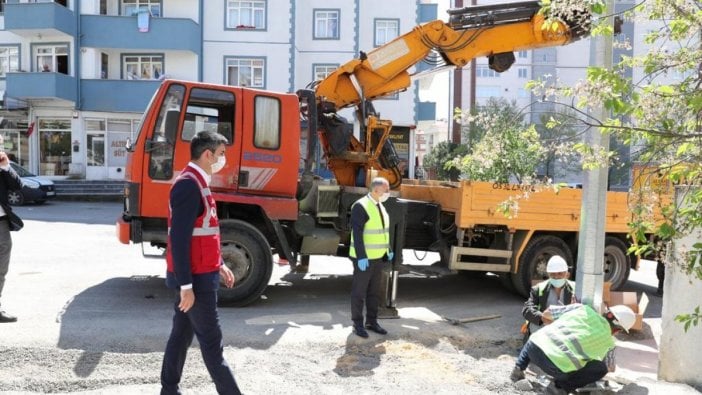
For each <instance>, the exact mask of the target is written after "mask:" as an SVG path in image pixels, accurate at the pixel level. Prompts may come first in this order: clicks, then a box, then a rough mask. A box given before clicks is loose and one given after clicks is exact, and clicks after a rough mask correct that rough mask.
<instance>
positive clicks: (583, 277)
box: [575, 0, 614, 311]
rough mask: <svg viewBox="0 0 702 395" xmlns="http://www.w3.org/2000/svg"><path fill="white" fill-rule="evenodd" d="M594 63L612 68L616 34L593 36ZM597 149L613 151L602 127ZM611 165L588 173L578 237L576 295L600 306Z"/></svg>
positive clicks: (590, 138) (594, 135) (592, 141)
mask: <svg viewBox="0 0 702 395" xmlns="http://www.w3.org/2000/svg"><path fill="white" fill-rule="evenodd" d="M613 10H614V0H607V14H609V15H610V16H609V18H607V19H608V20H607V23H608V24H609V25H610V26H614V16H613V15H612V12H613ZM590 64H591V65H592V66H599V67H604V68H607V69H610V70H611V69H612V36H611V35H610V36H598V37H593V38H592V39H591V41H590ZM592 115H593V116H594V117H595V118H596V119H599V120H604V119H606V118H607V111H606V110H605V108H604V106H600V107H599V108H598V109H595V110H593V112H592ZM586 141H587V143H588V144H589V145H590V146H591V147H592V148H593V149H594V150H598V151H599V150H606V151H608V150H609V136H608V135H605V136H603V135H602V132H601V130H600V129H598V128H591V129H590V131H589V132H588V135H587V137H586ZM607 172H608V166H607V165H605V166H602V167H598V168H596V169H592V170H588V171H587V172H585V180H584V182H583V197H582V206H581V209H580V234H579V236H578V259H577V267H578V270H577V275H576V288H575V289H576V297H577V298H578V300H580V301H581V302H582V303H584V304H588V305H590V306H592V307H593V308H595V310H598V311H599V309H600V307H601V305H602V286H603V284H604V273H603V267H604V239H605V214H606V206H607Z"/></svg>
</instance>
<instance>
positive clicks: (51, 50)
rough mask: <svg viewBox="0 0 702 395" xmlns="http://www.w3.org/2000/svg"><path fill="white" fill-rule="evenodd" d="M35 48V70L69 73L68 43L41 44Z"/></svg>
mask: <svg viewBox="0 0 702 395" xmlns="http://www.w3.org/2000/svg"><path fill="white" fill-rule="evenodd" d="M33 48H34V59H35V60H36V61H35V63H34V71H35V72H40V71H46V72H52V71H53V72H57V73H61V74H68V45H51V46H48V45H41V46H35V47H33Z"/></svg>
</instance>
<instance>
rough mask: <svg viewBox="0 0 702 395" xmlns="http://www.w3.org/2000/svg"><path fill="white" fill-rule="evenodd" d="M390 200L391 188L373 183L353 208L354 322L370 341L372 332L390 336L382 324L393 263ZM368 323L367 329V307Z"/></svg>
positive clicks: (385, 182)
mask: <svg viewBox="0 0 702 395" xmlns="http://www.w3.org/2000/svg"><path fill="white" fill-rule="evenodd" d="M389 196H390V184H389V183H388V180H386V179H385V178H382V177H377V178H374V179H373V181H371V185H370V192H369V193H368V195H366V196H364V197H362V198H360V199H358V200H357V201H356V202H355V203H354V204H353V205H352V206H351V245H350V250H349V257H350V258H351V261H352V262H353V282H352V284H351V320H352V321H353V330H354V332H355V333H356V335H358V336H360V337H363V338H366V337H368V332H367V331H366V329H369V330H371V331H373V332H376V333H378V334H381V335H385V334H387V333H388V332H387V331H386V330H385V329H384V328H383V327H381V326H380V325H379V324H378V304H379V303H380V283H381V281H380V280H381V278H382V272H383V266H384V262H388V261H392V258H393V253H392V250H391V249H390V217H389V216H388V213H387V211H385V207H383V202H385V201H386V200H387V199H388V197H389ZM364 300H365V304H366V322H365V326H364V325H363V303H364Z"/></svg>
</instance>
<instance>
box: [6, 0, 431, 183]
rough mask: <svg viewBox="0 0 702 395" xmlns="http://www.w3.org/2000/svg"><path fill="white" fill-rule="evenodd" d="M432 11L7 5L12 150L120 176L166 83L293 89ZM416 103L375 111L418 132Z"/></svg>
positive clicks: (68, 2) (358, 0)
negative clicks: (170, 80)
mask: <svg viewBox="0 0 702 395" xmlns="http://www.w3.org/2000/svg"><path fill="white" fill-rule="evenodd" d="M427 10H428V12H427ZM435 13H436V7H435V6H434V7H432V6H431V5H425V4H420V3H419V1H415V0H412V1H407V0H386V1H383V2H374V1H372V0H353V1H349V0H304V1H303V0H288V1H285V0H276V1H272V0H248V1H238V0H207V1H204V0H65V1H42V0H31V1H30V0H0V100H1V102H0V133H2V134H3V135H4V136H5V147H4V149H5V151H7V152H8V153H10V154H11V155H12V156H13V158H14V159H15V160H16V161H17V162H19V163H20V164H22V165H23V166H25V167H27V168H28V169H30V170H31V171H33V172H35V173H38V174H40V175H43V176H47V177H51V178H55V179H61V178H78V179H81V178H84V179H122V178H123V174H124V166H125V164H126V150H125V144H126V142H127V140H128V139H129V138H131V139H134V138H135V136H136V134H137V133H138V130H139V123H140V119H141V116H142V113H143V111H144V109H145V108H146V107H147V105H148V103H149V100H150V99H151V97H152V95H153V93H154V92H155V91H156V89H157V88H158V86H159V84H160V81H161V80H163V79H165V78H173V79H181V80H190V81H203V82H208V83H215V84H227V85H237V86H248V87H253V88H259V89H265V90H272V91H283V92H293V91H295V90H297V89H301V88H304V87H305V86H308V84H309V83H310V82H312V81H314V80H318V79H321V78H324V77H325V76H326V75H328V74H329V73H330V72H332V71H333V70H335V69H336V68H337V67H338V66H339V65H342V64H344V63H346V62H348V61H349V60H351V59H353V58H355V57H358V54H359V52H360V51H366V52H367V51H369V50H371V49H373V48H374V47H377V46H379V45H382V44H384V43H385V42H388V41H390V40H392V39H393V38H395V37H397V36H398V35H400V34H403V33H405V32H407V31H410V30H411V29H412V28H413V27H414V26H415V25H416V24H417V23H421V22H423V21H424V20H423V18H424V19H426V18H431V19H433V18H432V17H435ZM427 20H428V19H427ZM417 102H418V99H417V90H416V89H414V88H412V89H408V90H407V91H405V92H400V93H399V94H397V95H394V96H392V97H388V98H386V99H382V100H377V101H376V103H375V104H376V108H377V110H378V111H379V112H380V113H381V114H382V116H383V117H384V118H389V119H392V120H393V121H394V122H395V123H399V124H404V125H413V124H415V123H416V107H417ZM348 116H349V117H350V118H353V114H352V113H351V112H349V113H348Z"/></svg>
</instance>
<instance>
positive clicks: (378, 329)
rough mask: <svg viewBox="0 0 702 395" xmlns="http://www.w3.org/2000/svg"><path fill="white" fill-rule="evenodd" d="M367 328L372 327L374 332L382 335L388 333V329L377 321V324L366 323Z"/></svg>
mask: <svg viewBox="0 0 702 395" xmlns="http://www.w3.org/2000/svg"><path fill="white" fill-rule="evenodd" d="M366 329H370V330H372V331H373V332H375V333H378V334H380V335H387V334H388V331H386V330H385V329H383V327H382V326H380V325H378V323H377V322H376V323H375V324H366Z"/></svg>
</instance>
